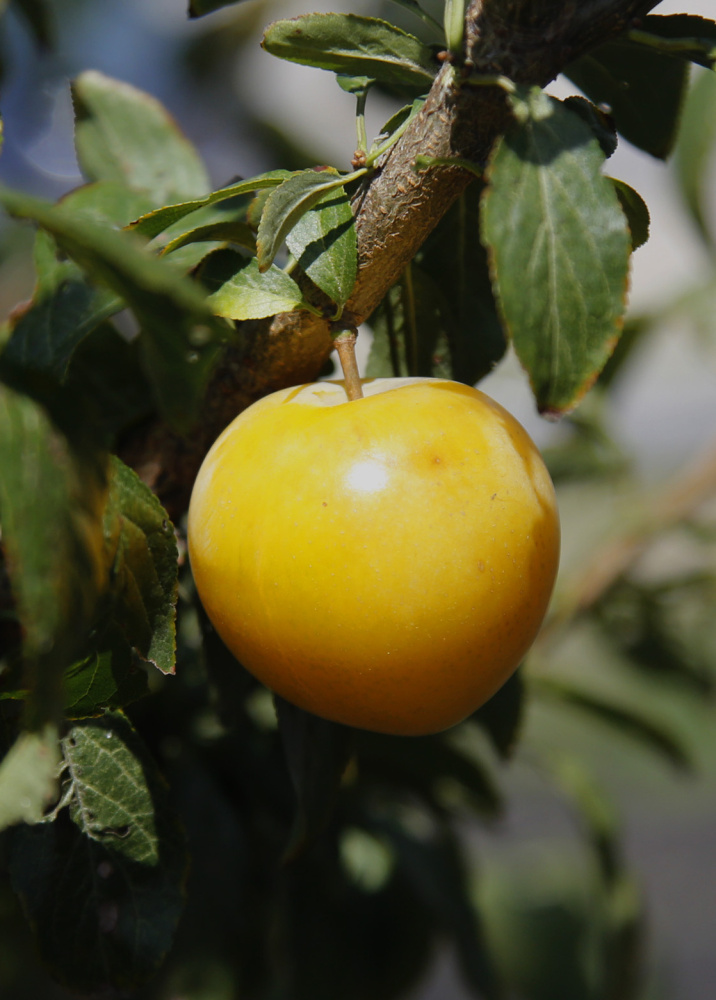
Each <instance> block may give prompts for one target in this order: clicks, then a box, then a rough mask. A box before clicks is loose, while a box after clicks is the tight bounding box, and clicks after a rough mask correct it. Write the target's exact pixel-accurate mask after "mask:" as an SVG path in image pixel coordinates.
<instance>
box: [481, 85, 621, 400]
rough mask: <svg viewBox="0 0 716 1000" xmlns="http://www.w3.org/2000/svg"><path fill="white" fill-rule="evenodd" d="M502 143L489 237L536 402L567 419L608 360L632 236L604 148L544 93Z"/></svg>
mask: <svg viewBox="0 0 716 1000" xmlns="http://www.w3.org/2000/svg"><path fill="white" fill-rule="evenodd" d="M516 113H517V115H518V116H519V117H518V120H517V121H516V122H515V123H514V124H513V125H512V126H511V127H510V129H509V130H508V132H507V133H506V135H505V136H504V137H503V139H502V140H501V141H500V142H499V143H498V144H497V147H496V149H495V151H494V154H493V156H492V159H491V162H490V166H489V171H488V174H489V186H488V187H487V189H486V190H485V193H484V196H483V211H482V236H483V241H484V243H485V244H486V246H487V247H488V252H489V257H490V268H491V272H492V277H493V285H494V287H495V290H496V292H497V296H498V299H499V303H500V309H501V312H502V315H503V317H504V320H505V325H506V328H507V330H508V331H509V334H510V336H511V337H512V340H513V342H514V346H515V350H516V352H517V355H518V357H519V358H520V361H521V362H522V364H523V365H524V367H525V368H526V369H527V372H528V373H529V376H530V382H531V384H532V389H533V391H534V394H535V398H536V401H537V406H538V407H539V410H540V411H541V412H543V413H552V414H561V413H564V412H565V411H566V410H569V409H570V408H572V407H573V406H575V404H576V403H577V402H578V401H579V399H580V398H581V396H582V395H583V394H584V393H585V392H586V391H587V389H588V388H589V387H590V386H591V384H592V383H593V381H594V379H595V378H596V377H597V375H598V374H599V372H600V370H601V369H602V368H603V366H604V364H605V362H606V361H607V359H608V357H609V355H610V353H611V351H612V350H613V347H614V344H615V342H616V340H617V338H618V335H619V332H620V329H621V323H622V314H623V311H624V307H625V296H626V288H627V277H628V267H629V253H630V237H629V231H628V228H627V224H626V218H625V216H624V213H623V212H622V210H621V207H620V205H619V201H618V198H617V196H616V193H615V190H614V187H613V185H612V184H611V182H610V181H609V180H608V179H607V178H605V177H604V176H603V175H602V174H601V167H602V164H603V162H604V154H603V153H602V151H601V149H600V147H599V143H598V142H597V140H596V139H595V138H594V136H593V134H592V132H591V130H590V129H589V128H588V127H587V125H585V124H584V122H583V121H582V120H581V119H580V118H579V117H578V116H577V115H575V114H573V113H572V112H571V111H569V110H568V109H567V108H565V107H564V106H563V105H562V104H561V103H560V102H559V101H557V100H555V99H554V98H550V97H548V96H547V95H546V94H543V93H542V92H541V91H539V90H537V89H536V88H534V89H532V90H531V91H529V93H528V95H527V97H526V99H525V101H524V103H520V102H518V103H517V104H516Z"/></svg>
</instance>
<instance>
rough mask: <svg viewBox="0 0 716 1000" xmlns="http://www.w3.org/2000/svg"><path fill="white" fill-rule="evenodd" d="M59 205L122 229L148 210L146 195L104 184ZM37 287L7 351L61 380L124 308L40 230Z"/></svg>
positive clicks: (77, 192)
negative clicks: (91, 337)
mask: <svg viewBox="0 0 716 1000" xmlns="http://www.w3.org/2000/svg"><path fill="white" fill-rule="evenodd" d="M61 205H62V207H63V209H64V210H65V211H67V212H70V213H71V214H72V215H73V216H75V217H81V218H86V219H89V220H92V221H94V222H96V223H100V224H105V225H107V226H108V227H112V228H115V227H121V226H124V225H126V224H127V223H128V222H130V221H131V220H132V219H133V218H136V216H137V215H138V214H140V213H141V212H143V211H147V210H148V208H149V207H150V206H149V204H148V202H147V197H146V195H145V194H142V193H140V192H136V191H131V190H130V189H129V188H127V187H126V185H124V184H121V183H118V182H114V181H103V182H100V183H97V184H87V185H85V186H84V187H81V188H77V189H75V190H74V191H72V192H70V194H68V195H66V196H65V197H64V198H63V199H62V201H61ZM35 267H36V270H37V276H38V280H37V287H36V290H35V295H34V296H33V302H32V305H31V306H30V307H29V308H28V309H26V310H25V311H23V312H22V313H21V314H20V315H19V316H18V318H17V320H16V322H15V324H14V327H13V331H12V335H11V337H10V340H9V342H8V344H7V348H6V351H7V353H6V355H5V357H6V360H8V361H10V362H11V363H12V364H16V365H20V366H22V367H27V368H32V369H34V370H36V371H43V372H47V373H48V374H49V375H51V376H52V377H54V378H56V379H59V380H62V379H64V378H65V376H66V374H67V367H68V365H69V362H70V359H71V357H72V355H73V353H74V351H75V350H76V348H77V347H78V346H79V344H80V343H81V342H82V341H83V340H84V339H85V337H86V336H87V335H88V334H89V333H91V332H92V331H93V330H94V329H95V328H96V327H97V326H99V324H100V323H102V322H103V321H104V320H105V319H107V318H109V317H110V316H112V315H113V314H114V313H116V312H118V311H119V310H120V309H122V308H123V306H124V302H123V300H122V299H121V298H119V297H118V296H117V295H116V294H115V293H113V292H111V291H110V290H108V289H106V288H101V287H99V288H98V287H96V286H94V285H92V284H90V283H88V282H87V280H86V279H85V277H84V276H83V274H82V272H81V270H80V269H79V268H78V267H77V265H76V264H74V263H73V262H72V261H68V260H67V259H66V258H62V257H61V255H60V252H59V249H58V247H57V243H56V241H55V240H54V239H53V238H52V237H51V236H50V234H49V233H47V232H44V231H40V232H39V233H38V235H37V239H36V244H35Z"/></svg>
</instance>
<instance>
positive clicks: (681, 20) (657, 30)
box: [630, 14, 716, 69]
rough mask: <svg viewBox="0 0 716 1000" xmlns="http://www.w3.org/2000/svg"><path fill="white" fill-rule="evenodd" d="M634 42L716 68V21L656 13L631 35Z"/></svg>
mask: <svg viewBox="0 0 716 1000" xmlns="http://www.w3.org/2000/svg"><path fill="white" fill-rule="evenodd" d="M630 37H631V39H632V40H633V41H636V42H639V41H641V42H642V44H645V45H651V46H656V47H657V49H658V47H659V40H660V39H662V40H663V41H664V42H665V43H666V44H665V45H664V48H663V50H662V51H664V52H667V53H670V54H671V55H676V56H679V57H680V58H682V59H688V60H690V61H691V62H695V63H698V64H699V65H701V66H705V67H706V68H707V69H713V68H714V64H716V21H709V20H708V19H707V18H705V17H699V16H698V15H697V14H668V15H666V16H664V15H659V14H652V15H650V16H648V17H645V18H644V20H643V22H642V24H641V25H640V26H639V28H638V29H634V30H632V31H631V32H630Z"/></svg>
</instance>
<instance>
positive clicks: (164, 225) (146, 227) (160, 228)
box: [129, 170, 291, 239]
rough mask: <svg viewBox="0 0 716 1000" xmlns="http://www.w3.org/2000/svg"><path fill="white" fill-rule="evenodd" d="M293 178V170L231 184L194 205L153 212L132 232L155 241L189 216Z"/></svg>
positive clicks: (142, 219) (166, 208)
mask: <svg viewBox="0 0 716 1000" xmlns="http://www.w3.org/2000/svg"><path fill="white" fill-rule="evenodd" d="M290 176H291V171H290V170H271V171H269V173H266V174H259V175H258V176H257V177H250V178H249V179H248V180H245V181H237V182H236V183H235V184H229V186H228V187H224V188H219V189H218V190H217V191H212V192H211V194H207V195H205V197H203V198H193V199H192V200H191V201H184V202H179V203H178V204H175V205H165V206H164V207H163V208H157V209H155V210H154V211H153V212H147V213H146V214H145V215H142V216H140V218H138V219H136V220H135V221H134V222H133V223H132V225H131V226H130V227H129V228H130V229H131V230H133V231H134V232H136V233H139V234H140V235H141V236H146V237H148V238H149V239H152V238H153V237H155V236H158V235H159V233H163V232H164V230H165V229H168V228H169V227H170V226H172V225H173V224H174V223H175V222H178V221H179V220H180V219H183V218H184V217H185V216H186V215H190V214H191V213H192V212H196V211H197V210H198V209H200V208H204V207H206V206H207V205H216V204H218V203H219V202H221V201H228V200H229V198H235V197H237V196H239V195H242V194H250V193H251V192H252V191H261V190H263V189H264V188H273V187H278V185H279V184H282V183H283V182H284V181H285V180H286V178H287V177H290Z"/></svg>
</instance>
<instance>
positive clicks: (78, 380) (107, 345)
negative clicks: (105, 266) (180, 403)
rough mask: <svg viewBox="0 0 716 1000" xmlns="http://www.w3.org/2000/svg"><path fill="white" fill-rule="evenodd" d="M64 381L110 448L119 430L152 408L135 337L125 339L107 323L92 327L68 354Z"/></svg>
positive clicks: (144, 415)
mask: <svg viewBox="0 0 716 1000" xmlns="http://www.w3.org/2000/svg"><path fill="white" fill-rule="evenodd" d="M66 385H67V389H68V391H69V392H74V393H75V394H76V395H77V397H78V398H82V399H84V400H85V401H86V405H87V409H88V411H89V413H90V414H91V417H90V419H91V420H92V422H93V426H94V427H95V428H96V430H97V432H98V435H100V436H101V439H102V441H103V443H105V442H106V446H107V447H108V448H110V449H111V448H113V447H115V445H116V439H117V436H118V435H119V434H121V432H122V431H124V430H126V429H127V428H128V427H129V426H130V425H131V424H136V423H137V422H138V421H139V420H142V419H143V418H146V417H148V416H149V415H150V414H151V413H152V410H153V402H152V390H151V387H150V385H149V382H148V381H147V378H146V376H145V374H144V372H143V371H142V367H141V356H140V350H139V344H138V343H137V339H136V338H135V339H134V340H132V341H128V340H127V339H126V337H124V336H122V334H121V333H119V331H118V330H117V329H116V328H115V327H114V326H113V325H112V324H111V323H104V324H102V325H101V326H100V327H98V328H97V329H96V330H94V331H93V333H92V335H91V336H89V337H87V339H86V340H85V341H84V342H83V343H82V344H81V345H80V347H79V348H78V349H77V350H76V351H75V353H74V354H73V355H72V360H71V362H70V366H69V370H68V373H67V381H66Z"/></svg>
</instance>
